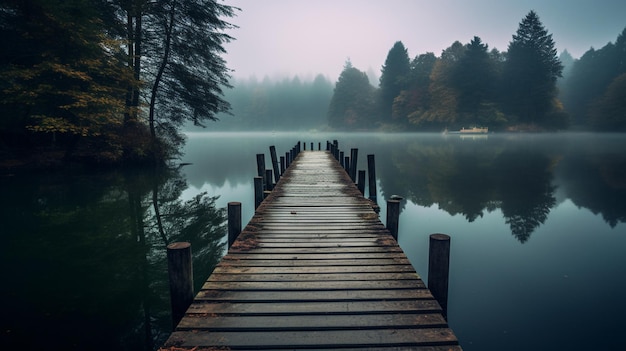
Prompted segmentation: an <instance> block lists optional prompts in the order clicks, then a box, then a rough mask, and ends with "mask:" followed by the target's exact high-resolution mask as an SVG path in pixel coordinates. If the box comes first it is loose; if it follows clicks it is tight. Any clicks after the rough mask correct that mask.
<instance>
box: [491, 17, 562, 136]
mask: <svg viewBox="0 0 626 351" xmlns="http://www.w3.org/2000/svg"><path fill="white" fill-rule="evenodd" d="M562 70H563V65H562V64H561V62H560V61H559V58H558V57H557V51H556V48H555V47H554V41H553V40H552V34H548V32H547V30H546V29H545V28H544V26H543V24H542V23H541V21H540V20H539V16H538V15H537V13H535V12H534V11H530V12H529V13H528V15H527V16H526V17H525V18H524V19H523V20H522V22H521V23H520V25H519V28H518V30H517V32H516V34H515V35H513V40H512V41H511V42H510V43H509V47H508V53H507V60H506V62H505V65H504V72H503V84H504V86H503V88H504V89H503V92H504V94H505V95H504V96H503V104H504V109H505V112H507V113H508V114H510V115H512V116H515V117H517V119H518V121H519V122H520V123H527V124H537V125H542V126H548V125H551V126H554V123H553V121H549V120H548V119H549V118H550V114H551V112H554V111H553V108H554V102H555V99H556V94H557V90H556V80H557V78H559V77H560V76H561V72H562Z"/></svg>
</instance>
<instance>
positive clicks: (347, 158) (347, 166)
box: [343, 156, 350, 176]
mask: <svg viewBox="0 0 626 351" xmlns="http://www.w3.org/2000/svg"><path fill="white" fill-rule="evenodd" d="M343 168H344V169H345V170H346V173H348V176H350V156H345V157H344V161H343Z"/></svg>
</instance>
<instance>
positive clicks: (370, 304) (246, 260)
mask: <svg viewBox="0 0 626 351" xmlns="http://www.w3.org/2000/svg"><path fill="white" fill-rule="evenodd" d="M372 205H373V203H372V202H371V201H370V200H368V199H365V198H364V197H363V196H362V194H361V192H360V191H359V190H358V189H357V187H356V186H355V184H354V182H353V181H352V180H351V178H350V177H349V176H348V174H347V173H346V172H345V171H344V169H343V168H342V166H341V165H340V164H339V162H337V161H336V160H335V158H334V157H333V155H332V154H331V153H329V152H325V151H304V152H301V153H300V154H298V156H297V157H296V159H295V160H294V162H293V163H291V165H290V166H289V167H288V168H287V170H286V171H285V173H284V174H283V175H282V177H281V178H280V181H279V182H278V183H277V184H276V187H275V188H274V190H273V191H272V192H271V193H270V194H269V195H268V197H267V198H266V199H265V200H264V201H263V202H262V203H261V205H260V206H259V207H258V208H257V211H256V213H255V215H254V217H253V218H252V220H251V221H250V223H249V224H248V225H247V226H246V227H245V228H244V230H243V231H242V232H241V234H240V235H239V237H238V238H237V240H235V242H234V244H233V245H232V247H231V248H230V249H229V252H228V254H227V255H226V256H224V258H223V259H222V261H221V262H220V263H219V264H218V266H217V267H216V268H215V270H214V271H213V273H212V275H211V276H210V277H209V278H208V280H207V281H206V283H205V284H204V286H203V287H202V290H201V291H200V292H199V293H198V294H197V295H196V297H195V299H194V301H193V303H192V304H191V306H190V307H189V309H188V310H187V312H186V313H185V315H184V316H183V318H182V320H181V321H180V323H179V324H178V326H177V327H176V328H175V330H174V332H173V333H172V335H171V336H170V338H169V339H168V340H167V342H166V344H165V346H164V348H163V349H165V350H169V349H172V350H181V349H211V350H217V349H232V350H237V349H246V350H249V349H331V348H344V349H348V348H349V349H365V348H368V349H372V348H376V349H392V348H393V349H399V348H401V349H413V350H453V351H454V350H456V351H458V350H461V347H460V346H459V345H458V341H457V338H456V336H455V335H454V333H453V331H452V330H451V329H450V328H449V327H448V324H447V322H446V320H445V318H444V312H443V310H442V308H441V306H440V305H439V303H437V301H436V300H435V298H434V297H433V295H432V294H431V292H430V291H429V290H428V289H427V288H426V286H425V284H424V282H423V281H422V280H421V279H420V278H419V276H418V275H417V274H416V272H415V269H414V268H413V266H412V265H411V263H410V262H409V261H408V259H407V257H406V255H405V254H404V252H403V251H402V249H401V248H400V247H399V246H398V244H397V242H396V240H395V239H394V238H393V237H392V236H391V235H390V232H389V230H388V229H386V228H385V227H384V225H383V224H382V223H381V221H380V220H379V218H378V214H377V213H376V212H375V211H374V209H373V207H372Z"/></svg>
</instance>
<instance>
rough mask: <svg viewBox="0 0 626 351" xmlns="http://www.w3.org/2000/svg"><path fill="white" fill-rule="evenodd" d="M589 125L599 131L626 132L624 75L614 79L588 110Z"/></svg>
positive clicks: (625, 81)
mask: <svg viewBox="0 0 626 351" xmlns="http://www.w3.org/2000/svg"><path fill="white" fill-rule="evenodd" d="M590 111H591V113H590V121H589V122H590V125H591V127H592V128H593V129H595V130H601V131H620V132H624V131H626V73H624V74H622V75H620V76H619V77H617V78H615V79H614V80H613V82H612V83H611V84H610V85H609V86H608V87H607V88H606V91H605V93H604V94H603V95H602V97H601V98H600V99H598V100H597V101H596V103H595V104H594V105H593V106H592V107H591V109H590Z"/></svg>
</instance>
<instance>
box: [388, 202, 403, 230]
mask: <svg viewBox="0 0 626 351" xmlns="http://www.w3.org/2000/svg"><path fill="white" fill-rule="evenodd" d="M399 221H400V200H395V199H389V200H387V229H388V230H389V232H390V233H391V236H393V238H394V239H396V240H398V222H399Z"/></svg>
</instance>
